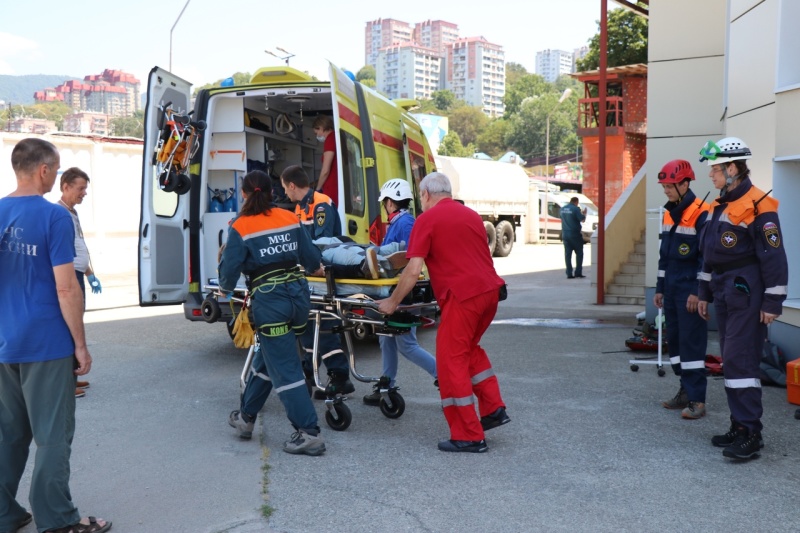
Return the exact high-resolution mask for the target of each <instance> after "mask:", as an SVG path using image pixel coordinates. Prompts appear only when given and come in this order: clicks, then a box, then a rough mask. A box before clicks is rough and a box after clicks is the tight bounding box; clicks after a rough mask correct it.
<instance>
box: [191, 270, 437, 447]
mask: <svg viewBox="0 0 800 533" xmlns="http://www.w3.org/2000/svg"><path fill="white" fill-rule="evenodd" d="M307 279H308V282H309V288H310V290H311V310H310V311H309V323H310V324H313V327H314V341H313V346H312V358H311V360H312V367H313V376H314V387H316V389H318V390H321V391H325V386H324V385H323V384H322V381H321V379H320V363H321V359H322V358H321V355H320V353H319V339H320V335H321V334H323V333H322V321H323V319H326V320H327V319H333V320H335V321H336V322H337V325H336V326H335V327H334V328H333V329H331V330H329V333H325V334H341V335H342V336H343V337H344V340H345V345H346V350H347V353H348V357H349V362H350V373H351V375H352V376H353V377H354V378H355V379H357V380H358V381H361V382H364V383H378V385H379V389H378V390H379V392H380V394H381V401H380V404H379V405H380V409H381V413H383V415H384V416H386V417H388V418H399V417H400V416H402V415H403V412H404V411H405V401H404V400H403V397H402V396H401V395H400V394H399V393H398V392H397V388H396V387H389V380H388V378H386V377H381V376H377V377H375V376H366V375H363V374H361V373H359V372H358V370H357V366H356V360H355V351H354V348H353V334H354V332H355V331H357V330H362V331H365V330H367V329H369V331H371V332H372V333H374V334H376V335H402V334H404V333H408V331H410V329H411V328H412V327H414V326H419V325H421V324H422V320H423V317H427V318H430V317H435V316H436V314H437V313H438V310H439V309H438V305H437V303H436V301H435V299H434V297H433V291H432V290H431V286H430V282H429V281H428V280H423V279H421V280H420V281H419V282H417V284H416V286H415V287H414V289H413V290H412V291H411V293H410V294H409V295H408V296H407V297H406V298H405V300H404V301H403V303H402V304H401V305H400V306H399V307H398V310H397V311H396V312H395V313H393V314H392V315H384V314H382V313H380V311H378V305H377V304H376V303H375V300H377V299H381V298H386V297H388V296H389V295H390V294H391V292H392V291H393V290H394V288H395V287H396V286H397V283H398V281H399V278H388V279H386V278H384V279H378V280H366V279H334V278H333V275H332V273H331V272H330V271H327V272H326V277H324V278H320V277H308V278H307ZM204 289H205V290H206V291H208V296H207V297H206V299H205V300H204V304H203V316H204V317H206V316H209V317H211V318H215V317H216V318H215V320H217V319H219V315H220V313H219V307H220V303H221V302H222V301H227V302H229V303H231V304H232V305H238V306H239V307H240V308H241V306H242V305H246V301H247V288H246V287H237V288H236V289H235V290H234V292H233V293H232V294H230V295H223V294H222V293H220V292H219V287H218V286H216V285H213V284H211V285H208V286H206V287H204ZM209 300H213V302H209ZM207 302H209V303H208V306H207V305H206V303H207ZM206 307H208V308H210V309H209V311H208V313H207V312H206ZM215 320H211V321H215ZM258 349H259V341H258V335H254V341H253V344H252V345H251V346H250V349H249V351H248V354H247V358H246V359H245V362H244V366H243V368H242V373H241V375H240V378H239V381H240V385H241V390H242V391H243V390H244V387H245V384H246V383H247V379H248V377H249V374H250V371H251V367H252V363H253V358H254V356H255V354H256V352H257V351H258ZM309 392H311V391H309ZM345 400H346V397H345V396H343V395H340V394H337V395H334V396H327V397H326V399H325V408H326V411H325V421H326V422H327V424H328V426H330V427H331V429H334V430H337V431H344V430H345V429H347V428H348V427H349V426H350V423H351V422H352V414H351V412H350V409H349V407H347V405H345V403H344V402H345Z"/></svg>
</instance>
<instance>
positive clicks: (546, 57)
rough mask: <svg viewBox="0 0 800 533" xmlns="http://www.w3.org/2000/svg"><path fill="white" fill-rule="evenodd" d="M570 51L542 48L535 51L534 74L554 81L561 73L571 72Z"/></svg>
mask: <svg viewBox="0 0 800 533" xmlns="http://www.w3.org/2000/svg"><path fill="white" fill-rule="evenodd" d="M572 64H573V61H572V53H571V52H565V51H564V50H550V49H549V48H548V49H547V50H542V51H541V52H536V74H538V75H539V76H541V77H543V78H544V79H545V80H546V81H549V82H551V83H552V82H554V81H556V80H557V79H558V77H559V76H561V75H562V74H569V73H570V72H572Z"/></svg>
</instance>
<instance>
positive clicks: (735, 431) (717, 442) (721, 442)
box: [711, 420, 764, 448]
mask: <svg viewBox="0 0 800 533" xmlns="http://www.w3.org/2000/svg"><path fill="white" fill-rule="evenodd" d="M741 432H745V433H746V432H747V428H745V427H744V426H740V425H737V424H736V422H734V421H733V420H731V427H730V429H728V432H727V433H725V434H724V435H714V436H713V437H711V444H713V445H714V446H716V447H717V448H727V447H728V446H731V445H733V443H734V442H736V438H737V437H738V436H739V434H740V433H741ZM757 434H758V439H759V443H758V444H759V446H760V447H762V448H763V447H764V440H763V439H761V433H757Z"/></svg>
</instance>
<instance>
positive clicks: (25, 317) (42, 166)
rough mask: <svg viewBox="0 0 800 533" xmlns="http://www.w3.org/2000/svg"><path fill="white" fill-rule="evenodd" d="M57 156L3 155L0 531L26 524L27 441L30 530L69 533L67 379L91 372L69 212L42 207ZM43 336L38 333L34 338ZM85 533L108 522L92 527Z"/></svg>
mask: <svg viewBox="0 0 800 533" xmlns="http://www.w3.org/2000/svg"><path fill="white" fill-rule="evenodd" d="M59 164H60V157H59V154H58V150H57V149H56V147H55V146H53V144H51V143H49V142H47V141H44V140H41V139H34V138H30V139H23V140H22V141H20V142H19V143H18V144H17V145H16V146H15V147H14V150H13V151H12V152H11V165H12V167H13V169H14V173H15V174H16V176H17V188H16V190H15V191H14V192H12V193H11V194H9V195H8V196H6V197H5V198H2V199H0V279H1V280H3V281H2V283H1V284H0V308H2V309H6V310H11V309H13V310H14V312H9V313H6V314H5V316H4V317H3V322H2V325H0V412H2V416H0V439H1V440H2V441H3V445H2V446H0V465H2V468H0V531H16V530H17V529H20V528H21V527H23V526H24V525H26V524H27V523H29V522H30V521H31V519H32V518H33V517H32V516H31V514H30V513H28V512H27V511H26V510H25V508H24V507H22V506H21V505H20V504H19V503H18V502H17V501H16V492H17V488H18V486H19V482H20V479H21V478H22V473H23V471H24V470H25V464H26V463H27V460H28V452H29V449H30V445H31V441H36V446H37V449H36V460H35V464H34V467H33V475H32V477H31V488H30V494H29V501H30V503H31V508H32V510H33V512H34V513H36V517H35V518H36V526H37V527H38V528H39V530H40V531H44V530H50V529H60V528H65V527H69V526H72V527H77V524H78V523H79V522H80V523H83V524H84V525H85V526H86V527H88V525H89V523H90V520H89V519H88V518H84V519H83V520H81V518H80V515H79V514H78V508H77V507H76V506H75V505H74V504H73V503H72V498H71V496H70V489H69V472H70V465H69V457H70V451H71V444H72V438H73V435H74V433H75V392H74V391H75V379H76V378H75V376H76V375H77V376H83V375H85V374H87V373H88V372H89V370H90V369H91V366H92V357H91V355H89V351H88V349H87V348H86V337H85V334H84V327H83V295H82V293H81V288H80V285H79V284H78V278H77V277H76V276H75V268H74V266H73V260H74V258H75V244H74V243H75V233H74V229H73V225H72V220H71V219H70V215H69V213H68V212H67V211H66V210H65V209H64V208H63V207H61V206H58V205H55V204H52V203H50V202H48V201H47V200H45V199H44V197H43V196H44V194H45V193H48V192H50V191H51V190H52V188H53V184H54V183H55V181H56V176H57V174H58V167H59ZM45 329H46V334H43V331H44V330H45ZM95 524H96V525H97V527H95V529H94V530H97V531H107V530H108V529H109V528H110V527H111V522H107V521H105V520H102V519H95Z"/></svg>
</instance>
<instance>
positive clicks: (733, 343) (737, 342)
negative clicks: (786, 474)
mask: <svg viewBox="0 0 800 533" xmlns="http://www.w3.org/2000/svg"><path fill="white" fill-rule="evenodd" d="M700 155H701V158H700V161H701V162H702V161H708V165H709V174H708V175H709V177H710V178H711V181H712V182H713V184H714V187H715V188H717V189H719V190H720V196H719V198H717V199H716V200H714V202H713V203H712V204H711V212H710V216H709V220H708V222H706V225H705V226H704V228H703V231H702V232H701V235H700V252H701V253H702V256H703V269H702V271H701V272H700V274H699V276H698V277H699V279H700V286H699V294H698V296H699V298H700V303H699V304H698V310H699V313H700V316H702V317H703V318H706V319H707V318H708V304H709V303H711V302H713V303H714V310H715V312H716V318H717V326H718V330H719V344H720V350H721V351H722V360H723V363H724V366H723V371H724V374H725V394H726V396H727V397H728V407H729V408H730V412H731V414H730V418H731V425H730V429H729V430H728V432H727V433H724V434H722V435H716V436H714V437H713V438H712V439H711V443H712V444H713V445H714V446H717V447H720V448H724V450H723V451H722V455H723V456H725V457H728V458H731V459H753V458H755V457H757V456H758V452H759V450H760V449H761V448H763V447H764V440H763V439H762V436H761V430H762V427H763V425H762V423H761V416H762V414H763V407H762V403H761V380H760V378H759V376H760V374H759V363H760V361H761V354H762V351H763V347H764V340H765V339H766V337H767V326H768V325H769V324H771V323H772V322H773V321H774V320H775V319H776V318H778V317H779V316H780V314H781V311H782V307H783V301H784V300H785V299H786V293H787V285H788V282H789V272H788V264H787V261H786V251H785V250H784V248H783V239H782V236H781V229H780V221H779V220H778V201H777V200H776V199H774V198H772V197H771V196H769V192H766V193H765V192H763V191H761V190H760V189H758V188H757V187H755V186H754V185H753V183H752V181H750V169H748V168H747V163H746V161H747V160H748V159H750V158H751V157H752V154H751V152H750V148H748V146H747V145H746V144H745V143H744V141H742V140H741V139H739V138H736V137H726V138H724V139H722V140H720V141H718V142H716V143H715V142H713V141H708V142H707V143H706V145H705V146H704V147H703V148H702V149H701V150H700Z"/></svg>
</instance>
